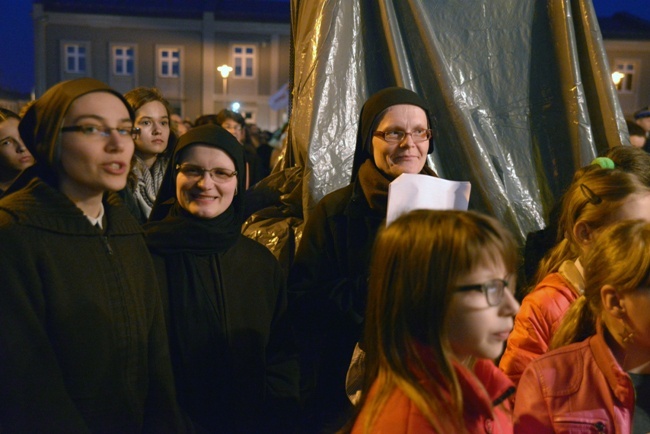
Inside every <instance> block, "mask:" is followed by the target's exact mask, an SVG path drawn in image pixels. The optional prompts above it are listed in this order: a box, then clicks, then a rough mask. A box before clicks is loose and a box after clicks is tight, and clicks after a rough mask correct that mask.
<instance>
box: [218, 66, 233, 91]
mask: <svg viewBox="0 0 650 434" xmlns="http://www.w3.org/2000/svg"><path fill="white" fill-rule="evenodd" d="M217 71H219V72H220V73H221V78H223V93H224V94H227V93H228V75H229V74H230V71H232V67H230V66H228V65H226V64H223V65H221V66H219V67H217Z"/></svg>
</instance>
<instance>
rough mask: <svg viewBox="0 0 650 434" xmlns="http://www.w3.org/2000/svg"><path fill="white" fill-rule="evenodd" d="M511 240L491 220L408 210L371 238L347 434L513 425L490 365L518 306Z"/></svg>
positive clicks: (499, 378)
mask: <svg viewBox="0 0 650 434" xmlns="http://www.w3.org/2000/svg"><path fill="white" fill-rule="evenodd" d="M516 266H517V247H516V244H515V242H514V239H513V237H512V236H511V235H510V234H509V233H508V232H507V231H506V230H505V229H504V228H503V227H502V226H501V225H500V224H499V223H498V222H497V221H496V220H494V219H492V218H490V217H487V216H484V215H481V214H478V213H475V212H461V211H424V210H418V211H412V212H410V213H408V214H406V215H404V216H402V217H400V218H398V219H397V220H395V221H394V222H393V223H391V224H390V225H389V226H388V227H387V228H386V229H385V230H383V231H381V232H380V233H379V235H378V237H377V241H376V243H375V246H374V249H373V259H372V263H371V268H370V270H371V271H370V281H369V283H368V286H369V291H368V309H367V311H366V322H365V334H364V337H365V347H366V371H365V374H366V375H365V384H364V391H363V393H362V398H361V402H360V404H359V413H358V415H357V417H356V418H355V419H354V421H353V423H351V424H350V425H349V426H348V428H347V429H345V430H343V432H352V433H355V434H361V433H376V432H386V433H405V434H411V433H412V434H416V433H417V434H423V433H440V434H442V433H464V432H491V433H511V432H512V421H511V417H510V408H509V400H508V399H507V397H508V396H510V395H511V394H512V393H514V387H513V384H512V382H511V381H510V380H509V379H508V378H507V377H506V376H505V375H504V374H503V373H502V372H501V371H500V370H499V369H498V368H497V367H496V366H495V365H494V362H493V359H495V358H497V357H498V356H499V355H500V354H501V351H502V350H503V345H504V342H505V340H506V338H507V336H508V333H509V332H510V330H511V329H512V322H513V320H512V317H513V316H514V315H515V314H516V313H517V310H518V308H519V304H518V303H517V301H516V300H515V298H514V295H513V291H512V289H510V288H514V286H515V284H514V282H513V279H514V275H515V270H516Z"/></svg>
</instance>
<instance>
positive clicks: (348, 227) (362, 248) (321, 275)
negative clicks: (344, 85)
mask: <svg viewBox="0 0 650 434" xmlns="http://www.w3.org/2000/svg"><path fill="white" fill-rule="evenodd" d="M434 133H435V127H434V118H433V117H432V116H431V113H430V110H429V106H428V104H427V103H426V101H425V100H424V99H423V98H421V97H420V96H419V95H417V94H416V93H415V92H413V91H411V90H408V89H403V88H399V87H391V88H386V89H383V90H380V91H379V92H377V93H375V94H374V95H372V96H371V97H370V98H368V100H367V101H366V102H365V104H364V105H363V108H362V109H361V114H360V117H359V128H358V133H357V143H356V150H355V154H354V162H353V167H352V179H351V183H350V185H348V186H347V187H344V188H342V189H339V190H336V191H334V192H332V193H330V194H328V195H327V196H325V197H324V198H323V199H322V200H321V201H320V203H319V204H318V205H317V206H316V207H315V209H314V210H313V212H312V213H311V214H310V215H309V220H307V223H306V225H305V229H304V232H303V236H302V240H301V242H300V246H299V248H298V251H297V253H296V259H295V263H294V266H293V268H292V270H291V273H290V286H289V290H290V298H291V304H292V310H294V308H295V312H296V329H297V331H298V332H299V335H298V337H299V344H300V351H301V383H302V388H303V395H302V397H301V399H303V401H304V408H305V413H304V418H303V419H304V424H305V427H304V429H305V430H307V431H310V432H320V429H321V428H323V427H327V428H332V426H338V425H340V424H341V423H343V421H344V420H345V419H346V409H347V408H348V407H349V406H350V403H349V401H348V398H347V396H346V394H345V377H346V373H347V369H348V366H349V363H350V356H351V354H352V351H353V349H354V347H355V343H356V342H357V341H358V340H359V339H360V337H361V330H362V324H363V316H364V309H365V303H366V294H367V278H368V264H369V262H370V251H371V247H372V244H373V242H374V240H375V235H376V234H377V230H378V229H379V227H380V226H381V225H382V222H383V221H384V219H385V218H386V209H387V202H388V185H389V184H390V182H391V181H393V180H394V179H395V178H397V177H398V176H399V175H401V174H402V173H412V174H417V173H420V174H425V175H430V176H436V175H435V173H434V171H433V170H432V169H431V168H430V167H429V166H428V165H427V155H428V154H430V153H431V152H433V144H434V143H433V136H434Z"/></svg>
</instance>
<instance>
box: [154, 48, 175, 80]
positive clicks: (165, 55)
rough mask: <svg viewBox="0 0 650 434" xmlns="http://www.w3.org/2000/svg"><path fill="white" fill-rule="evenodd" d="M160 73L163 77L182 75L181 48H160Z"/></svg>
mask: <svg viewBox="0 0 650 434" xmlns="http://www.w3.org/2000/svg"><path fill="white" fill-rule="evenodd" d="M158 75H160V76H161V77H172V78H173V77H180V76H181V49H180V48H160V49H158Z"/></svg>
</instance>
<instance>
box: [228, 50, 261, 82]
mask: <svg viewBox="0 0 650 434" xmlns="http://www.w3.org/2000/svg"><path fill="white" fill-rule="evenodd" d="M256 57H257V53H256V49H255V46H254V45H234V46H233V47H232V61H233V64H234V70H233V73H234V76H235V77H237V78H255V61H256Z"/></svg>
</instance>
